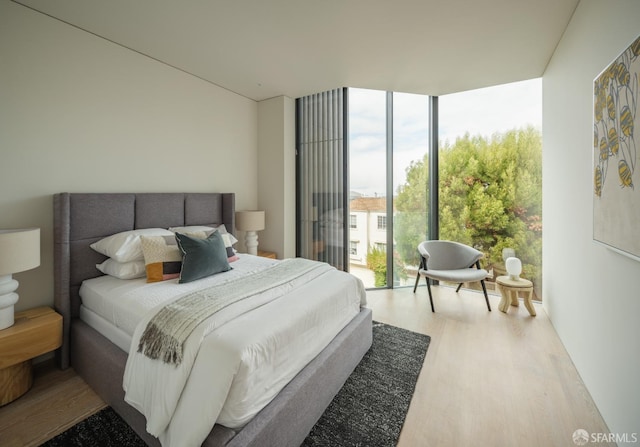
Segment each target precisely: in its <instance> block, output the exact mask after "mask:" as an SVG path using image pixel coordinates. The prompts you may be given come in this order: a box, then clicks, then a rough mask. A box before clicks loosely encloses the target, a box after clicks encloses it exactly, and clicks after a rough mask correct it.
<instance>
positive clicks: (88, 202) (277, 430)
mask: <svg viewBox="0 0 640 447" xmlns="http://www.w3.org/2000/svg"><path fill="white" fill-rule="evenodd" d="M234 207H235V197H234V195H233V194H232V193H138V194H136V193H131V194H128V193H115V194H99V193H87V194H78V193H76V194H70V193H61V194H56V195H55V196H54V221H55V222H54V223H55V225H54V277H55V300H54V301H55V307H56V310H57V311H58V312H59V313H60V314H62V316H63V321H64V334H63V335H64V337H63V345H62V347H61V349H60V350H59V351H58V352H57V355H56V357H57V361H58V363H59V366H60V367H61V368H67V367H69V366H71V367H73V368H74V369H75V371H76V372H77V373H78V374H79V375H80V376H81V377H82V378H83V379H84V380H85V381H86V382H87V383H88V384H89V385H90V386H91V387H92V388H93V389H94V390H95V391H96V393H97V394H98V395H99V396H100V397H101V398H102V399H103V400H104V401H105V402H106V403H107V404H108V405H110V406H111V407H112V408H113V409H114V410H115V411H116V412H117V413H118V414H120V416H122V417H123V419H124V420H125V421H126V422H127V423H128V424H129V425H130V426H131V427H132V428H133V429H134V430H135V431H136V432H137V433H138V435H140V437H141V438H142V439H143V440H144V441H145V442H146V443H147V444H149V445H160V443H159V441H158V439H157V438H155V437H153V436H151V435H149V434H148V433H147V432H146V430H145V427H146V423H147V421H146V419H145V417H144V416H143V415H142V414H141V413H140V412H139V411H137V410H136V409H135V408H133V407H132V406H131V405H129V404H128V403H126V402H125V400H124V398H125V393H124V390H123V376H124V373H125V366H126V364H127V358H128V353H127V352H126V351H125V350H123V349H122V348H121V347H119V346H118V345H117V342H116V343H114V342H112V340H114V341H116V340H115V339H114V338H113V337H109V338H108V337H106V336H104V335H102V334H101V333H100V332H99V331H98V330H97V329H96V327H98V329H100V328H99V325H95V324H93V323H91V321H90V320H89V319H86V318H85V319H86V320H87V321H89V323H91V324H88V323H87V321H85V319H82V318H81V313H86V312H85V310H83V309H84V308H85V306H82V302H81V301H82V300H81V298H80V288H81V286H82V284H83V281H85V280H89V279H91V278H95V277H99V276H101V275H102V274H101V273H100V272H99V271H98V270H97V269H96V267H95V265H96V264H99V263H101V262H102V261H104V260H105V256H103V255H100V254H98V253H97V252H95V251H94V250H92V249H91V248H90V247H89V245H90V244H92V243H94V242H96V241H98V240H100V239H101V238H104V237H105V236H109V235H112V234H115V233H119V232H122V231H127V230H132V229H140V228H169V227H176V226H192V225H209V226H216V225H220V224H224V225H225V226H226V228H227V229H228V230H229V231H230V232H233V229H234V211H235V210H234ZM238 262H240V261H238ZM371 337H372V334H371V311H370V310H369V309H367V308H361V309H359V310H358V312H357V313H356V315H355V316H354V317H353V319H351V320H349V321H348V322H347V323H346V326H344V328H343V329H341V330H340V331H339V333H338V334H337V335H336V336H335V337H334V338H333V339H332V340H331V341H330V342H329V344H328V345H327V346H326V347H324V348H323V349H322V350H321V351H320V352H319V354H318V355H317V356H315V357H314V358H313V359H312V360H311V361H310V362H309V363H308V364H306V366H304V367H303V369H302V370H300V372H298V373H297V374H296V375H295V376H294V377H293V379H291V381H290V382H288V384H287V385H286V386H284V388H282V390H281V391H280V392H279V393H278V394H277V395H276V396H275V398H273V400H271V401H270V403H269V404H268V405H266V406H265V407H264V408H262V409H261V410H260V411H259V412H258V413H257V414H256V415H255V416H253V417H252V418H251V419H250V420H249V421H248V422H247V423H246V424H242V425H241V426H238V427H234V428H229V427H226V426H223V425H220V424H215V425H214V426H213V429H212V430H211V431H210V433H209V434H208V436H207V437H206V439H205V441H204V443H203V444H202V445H206V446H230V447H233V446H271V445H272V446H297V445H300V443H301V442H302V441H303V440H304V438H305V437H306V435H307V434H308V432H309V430H310V429H311V428H312V426H313V425H314V424H315V422H316V421H317V419H318V418H319V417H320V416H321V414H322V413H323V411H324V410H325V408H326V407H327V406H328V404H329V403H330V402H331V400H332V399H333V397H334V396H335V394H336V393H337V392H338V390H339V389H340V387H341V386H342V385H343V384H344V382H345V380H346V379H347V377H348V376H349V375H350V374H351V372H352V371H353V369H354V368H355V366H356V365H357V364H358V363H359V361H360V360H361V358H362V356H363V355H364V353H365V352H366V351H367V350H368V349H369V347H370V345H371Z"/></svg>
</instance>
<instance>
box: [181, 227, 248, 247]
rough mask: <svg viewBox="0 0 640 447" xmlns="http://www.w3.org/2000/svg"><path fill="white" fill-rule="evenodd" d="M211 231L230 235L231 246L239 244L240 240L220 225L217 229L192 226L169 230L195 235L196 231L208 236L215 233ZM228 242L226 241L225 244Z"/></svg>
mask: <svg viewBox="0 0 640 447" xmlns="http://www.w3.org/2000/svg"><path fill="white" fill-rule="evenodd" d="M211 230H217V231H219V232H220V234H227V235H229V241H231V245H233V244H235V243H236V242H238V239H236V238H235V237H234V236H233V234H231V233H229V232H228V231H227V227H225V226H224V224H220V225H218V226H217V227H208V226H206V225H191V226H187V227H171V228H169V231H173V232H174V233H183V234H184V233H193V232H196V231H206V232H207V235H209V234H211V233H213V231H211ZM226 242H227V241H226V240H225V243H226Z"/></svg>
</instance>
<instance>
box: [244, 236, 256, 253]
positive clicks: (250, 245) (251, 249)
mask: <svg viewBox="0 0 640 447" xmlns="http://www.w3.org/2000/svg"><path fill="white" fill-rule="evenodd" d="M244 245H245V246H246V247H247V253H249V254H250V255H253V256H258V233H256V232H255V231H247V232H246V234H245V235H244Z"/></svg>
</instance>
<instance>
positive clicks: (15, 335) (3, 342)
mask: <svg viewBox="0 0 640 447" xmlns="http://www.w3.org/2000/svg"><path fill="white" fill-rule="evenodd" d="M61 345H62V316H61V315H60V314H58V313H56V312H55V311H54V310H53V309H51V308H50V307H37V308H35V309H30V310H26V311H24V312H18V313H16V314H15V323H14V325H13V326H11V327H8V328H6V329H3V330H0V406H2V405H5V404H8V403H9V402H11V401H13V400H15V399H17V398H18V397H20V396H22V395H23V394H24V393H26V392H27V391H29V388H31V385H32V384H33V374H32V371H31V359H33V358H34V357H37V356H39V355H42V354H46V353H47V352H50V351H53V350H54V349H58V348H59V347H60V346H61Z"/></svg>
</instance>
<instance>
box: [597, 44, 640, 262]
mask: <svg viewBox="0 0 640 447" xmlns="http://www.w3.org/2000/svg"><path fill="white" fill-rule="evenodd" d="M639 78H640V36H639V37H638V38H637V39H636V40H635V41H634V42H633V43H632V44H631V45H630V46H629V47H628V48H627V49H626V50H624V51H623V52H622V54H620V55H619V56H618V57H617V58H616V59H615V60H614V61H613V62H611V64H610V65H609V66H608V67H606V68H605V69H604V70H603V71H602V73H600V75H599V76H598V77H597V78H596V79H595V80H594V83H593V101H594V102H593V104H594V107H593V109H594V113H593V164H594V170H593V192H594V194H593V238H594V240H595V241H597V242H601V243H603V244H605V245H607V246H608V247H610V248H612V249H615V250H616V251H619V252H621V253H623V254H625V255H628V256H630V257H632V258H634V259H637V260H639V261H640V170H639V169H636V168H637V167H638V149H637V144H638V143H640V141H636V140H640V136H639V138H638V139H636V138H635V135H634V133H635V131H637V130H639V128H640V126H639V123H638V121H639V118H640V117H639V116H638V90H639V89H640V85H639V82H640V81H639Z"/></svg>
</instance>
